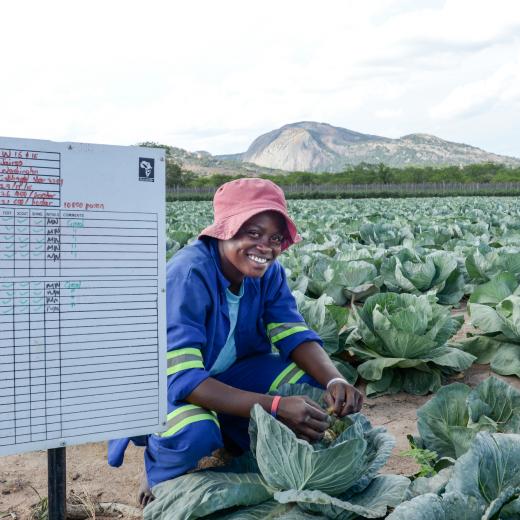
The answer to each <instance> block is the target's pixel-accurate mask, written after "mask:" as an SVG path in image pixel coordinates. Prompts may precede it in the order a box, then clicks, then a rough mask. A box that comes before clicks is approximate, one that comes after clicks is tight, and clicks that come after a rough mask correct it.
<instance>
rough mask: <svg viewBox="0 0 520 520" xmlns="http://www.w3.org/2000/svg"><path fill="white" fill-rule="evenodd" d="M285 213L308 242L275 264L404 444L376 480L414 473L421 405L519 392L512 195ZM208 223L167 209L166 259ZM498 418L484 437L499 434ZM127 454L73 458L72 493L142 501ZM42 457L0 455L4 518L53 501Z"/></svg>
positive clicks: (138, 460)
mask: <svg viewBox="0 0 520 520" xmlns="http://www.w3.org/2000/svg"><path fill="white" fill-rule="evenodd" d="M289 209H290V213H291V215H292V216H293V218H294V220H295V221H296V223H297V225H298V229H299V230H300V232H301V235H302V238H303V242H302V243H301V244H299V245H298V246H295V247H292V248H290V249H289V250H288V251H287V252H286V253H284V254H283V255H282V256H281V257H280V261H281V262H282V263H283V265H284V267H285V269H286V273H287V279H288V283H289V285H290V287H291V289H292V291H293V293H294V294H295V297H296V300H297V302H298V305H299V308H300V311H301V312H302V314H303V315H304V317H305V319H306V321H307V323H308V324H309V326H311V327H312V328H314V329H315V330H316V331H317V332H318V333H319V334H320V335H321V337H322V338H323V340H324V346H325V348H326V350H327V352H328V353H329V355H330V356H331V358H332V359H333V360H334V362H335V363H336V364H337V366H338V368H339V369H340V370H341V371H342V373H343V374H344V375H345V377H347V378H348V379H349V380H350V381H352V382H356V384H357V385H359V386H360V387H361V388H362V389H363V390H364V391H365V393H366V394H367V395H368V398H367V399H366V401H365V404H364V407H363V413H364V414H365V415H366V416H367V417H368V419H369V420H370V421H371V423H372V425H373V426H374V427H376V426H384V427H385V428H386V429H387V430H388V432H389V433H390V434H392V435H393V436H394V437H395V438H396V446H395V447H394V448H393V451H392V454H391V456H390V458H389V459H388V461H387V462H386V465H384V467H382V468H381V472H382V473H384V474H396V475H406V476H410V475H412V474H414V473H416V472H417V471H418V469H419V466H418V464H417V463H416V462H415V461H414V459H412V458H410V457H404V456H402V455H401V453H402V452H403V451H404V450H407V449H408V447H409V446H408V440H407V438H406V435H407V434H414V435H417V433H418V428H417V416H416V410H417V409H418V408H419V407H421V406H422V405H424V404H425V403H426V402H427V401H429V400H430V399H431V398H432V396H433V395H435V393H436V392H438V391H439V390H440V389H441V388H442V386H444V385H447V384H450V383H453V382H459V383H465V384H466V385H468V386H469V387H471V388H475V387H476V386H477V385H478V384H479V383H481V382H482V381H484V380H485V379H486V378H488V376H490V375H497V372H499V373H500V374H501V375H499V376H498V377H499V378H500V379H501V380H503V381H506V382H507V383H509V384H510V385H511V386H512V387H514V388H517V389H519V390H520V379H518V377H520V322H519V315H520V303H519V296H518V294H519V293H520V291H519V290H518V282H519V280H520V202H519V200H518V199H517V198H507V197H504V198H492V197H486V198H483V197H453V198H431V199H428V198H421V199H365V200H295V201H289ZM211 220H212V211H211V203H209V202H176V203H173V204H170V205H169V206H168V211H167V235H168V236H167V251H166V254H167V257H168V258H169V257H171V256H172V255H173V254H174V253H175V252H176V251H178V250H179V249H180V248H182V247H183V246H184V245H186V244H187V243H188V242H189V241H190V240H191V239H193V238H194V237H196V235H197V233H198V231H199V230H200V229H202V228H204V227H205V226H206V225H208V224H209V223H210V222H211ZM468 310H469V311H470V312H471V316H469V315H468ZM497 324H498V325H497ZM497 327H498V328H497ZM468 333H469V334H471V335H473V336H472V337H470V338H467V337H466V336H467V335H468ZM417 338H420V341H419V340H418V339H417ZM425 338H426V339H425ZM503 352H507V356H504V355H502V354H501V353H503ZM396 359H399V360H400V361H398V362H396V361H395V360H396ZM492 369H493V370H492ZM517 376H518V377H517ZM498 397H499V399H500V397H501V396H498ZM504 399H505V395H504ZM515 402H517V401H515ZM518 402H520V399H519V400H518ZM515 406H519V405H515ZM516 412H517V409H515V407H512V411H511V414H510V415H514V413H516ZM490 413H491V412H489V414H490ZM484 416H485V417H486V419H487V418H488V413H486V414H483V416H482V417H484ZM499 423H500V421H498V420H496V421H495V426H494V427H495V430H493V428H492V427H491V423H490V422H488V423H486V428H485V429H487V430H490V431H500V427H499V426H497V424H499ZM459 426H460V425H459ZM476 429H477V428H475V430H476ZM506 431H507V430H506ZM509 431H512V430H509ZM517 431H518V430H517ZM129 451H130V453H129V455H127V458H126V459H125V463H124V466H123V467H122V468H119V469H112V468H109V467H108V465H107V464H106V447H105V446H104V445H102V444H91V445H84V446H78V447H72V448H70V449H68V470H69V471H68V480H69V482H68V488H69V490H71V489H73V490H74V492H75V493H79V494H84V496H86V497H88V498H89V500H91V501H93V502H95V501H100V502H111V501H114V502H118V503H123V504H127V505H130V506H133V507H134V506H136V499H135V496H136V494H137V487H138V483H139V479H140V475H141V469H142V468H141V465H142V452H141V451H140V450H139V449H136V448H132V449H131V450H129ZM45 459H46V457H45V454H44V453H32V454H24V455H16V456H10V457H4V458H2V465H1V466H0V493H1V494H0V519H1V518H4V517H3V516H2V514H3V513H4V512H5V514H7V512H9V511H15V512H16V513H17V515H18V516H17V518H29V517H30V506H31V505H32V504H34V503H36V502H38V496H37V493H36V491H37V492H38V493H40V494H41V495H42V496H44V495H45V493H46V460H45ZM5 518H9V516H6V517H5ZM11 518H12V517H11ZM97 518H100V517H99V516H97ZM128 518H130V516H128ZM295 518H296V517H295ZM302 518H303V517H302ZM403 518H404V517H403ZM410 518H411V517H410ZM417 518H419V517H417Z"/></svg>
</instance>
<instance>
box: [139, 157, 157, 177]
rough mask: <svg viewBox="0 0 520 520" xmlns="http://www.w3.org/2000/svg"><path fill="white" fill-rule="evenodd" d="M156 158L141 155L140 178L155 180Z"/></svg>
mask: <svg viewBox="0 0 520 520" xmlns="http://www.w3.org/2000/svg"><path fill="white" fill-rule="evenodd" d="M154 174H155V159H148V158H147V157H139V180H140V181H147V182H154Z"/></svg>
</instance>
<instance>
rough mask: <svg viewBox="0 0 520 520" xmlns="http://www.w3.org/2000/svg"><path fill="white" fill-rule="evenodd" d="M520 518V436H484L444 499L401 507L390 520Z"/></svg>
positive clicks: (456, 471) (428, 497)
mask: <svg viewBox="0 0 520 520" xmlns="http://www.w3.org/2000/svg"><path fill="white" fill-rule="evenodd" d="M519 517H520V435H516V434H501V433H495V434H490V433H487V432H480V433H478V434H477V436H476V437H475V440H474V441H473V443H472V445H471V447H470V449H469V450H468V451H467V452H466V453H465V454H464V455H462V456H461V457H460V458H459V459H458V460H457V462H456V463H455V466H454V468H453V473H452V475H451V477H450V479H449V481H448V483H447V484H446V489H445V491H444V493H443V494H442V495H440V496H439V495H436V494H434V493H427V494H424V495H420V496H418V497H416V498H414V499H412V500H410V501H408V502H403V503H402V504H401V505H399V506H398V507H397V508H396V509H395V510H394V512H393V513H392V514H390V515H389V516H388V517H387V518H388V520H416V519H418V518H420V519H421V520H481V519H488V520H491V519H499V520H514V519H518V518H519Z"/></svg>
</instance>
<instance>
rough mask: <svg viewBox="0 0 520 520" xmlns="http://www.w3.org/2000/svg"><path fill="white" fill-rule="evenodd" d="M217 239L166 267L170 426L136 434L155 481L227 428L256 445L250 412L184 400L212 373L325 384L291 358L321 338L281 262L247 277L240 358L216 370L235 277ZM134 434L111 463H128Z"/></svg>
mask: <svg viewBox="0 0 520 520" xmlns="http://www.w3.org/2000/svg"><path fill="white" fill-rule="evenodd" d="M217 244H218V242H217V240H215V239H211V238H204V239H202V240H197V241H196V242H194V243H193V244H191V245H189V246H186V247H184V248H183V249H181V251H179V252H178V253H177V254H176V255H175V256H174V257H173V258H172V259H171V260H170V262H169V263H168V266H167V277H166V278H167V279H166V298H167V309H166V313H167V328H168V330H167V343H168V353H167V374H168V392H167V394H168V418H167V427H166V431H165V432H164V433H162V434H158V435H150V436H148V437H140V438H133V439H132V440H133V441H134V442H135V443H136V444H141V445H145V446H146V450H145V467H146V472H147V477H148V483H149V485H150V486H154V485H156V484H158V483H159V482H162V481H164V480H169V479H171V478H174V477H176V476H179V475H182V474H184V473H186V472H187V471H189V470H190V469H193V468H195V467H196V466H197V462H198V461H199V460H200V459H201V458H203V457H205V456H207V455H210V454H211V453H212V452H213V451H214V450H216V449H218V448H221V447H222V446H223V441H222V433H224V434H225V435H226V436H227V437H228V438H230V439H231V440H232V441H233V442H234V443H235V444H237V445H238V446H239V447H240V448H242V449H243V450H247V449H248V448H249V437H248V433H247V424H248V421H247V419H245V418H241V417H235V416H228V415H225V414H218V415H217V414H216V413H215V412H213V411H211V410H206V409H204V408H202V407H200V406H197V405H192V404H189V403H187V402H186V401H185V399H186V397H187V396H188V395H190V394H191V392H192V391H193V390H194V389H195V388H196V387H197V386H198V385H200V384H201V383H202V382H203V381H205V380H206V379H207V378H208V377H213V378H215V379H217V380H219V381H221V382H223V383H226V384H228V385H230V386H233V387H235V388H239V389H241V390H247V391H251V392H257V393H266V392H268V391H270V390H275V389H276V388H277V387H278V386H280V385H282V384H284V383H296V382H298V383H304V382H306V383H310V384H314V385H318V383H317V382H316V381H314V380H313V379H312V378H311V377H310V376H309V375H307V374H305V373H304V372H303V371H302V370H300V369H299V368H298V367H297V366H296V365H295V364H294V363H292V362H291V359H290V355H291V352H292V351H293V350H294V349H295V348H296V347H298V346H299V345H300V344H301V343H303V342H306V341H316V342H318V343H319V344H321V343H322V342H321V339H320V338H319V336H318V335H317V334H316V333H315V332H314V331H313V330H311V329H309V328H308V327H307V325H306V324H305V321H304V320H303V318H302V316H301V314H300V313H299V312H298V309H297V307H296V302H295V300H294V297H293V296H292V294H291V292H290V290H289V287H288V286H287V282H286V277H285V271H284V269H283V267H282V266H281V265H280V264H279V263H278V262H277V261H275V262H273V263H272V264H271V265H270V266H269V267H268V269H267V270H266V272H265V274H264V275H263V276H262V277H261V278H250V277H245V278H244V280H243V282H242V287H241V295H240V304H239V307H238V316H236V324H235V323H233V325H235V330H234V333H233V334H232V336H233V339H234V351H233V356H234V359H235V361H234V362H233V364H232V365H231V366H229V367H227V366H225V365H224V368H225V369H224V370H223V371H217V372H218V373H215V371H212V368H213V367H217V366H219V365H220V364H221V362H222V358H223V357H227V356H228V354H226V355H225V356H224V354H223V349H224V347H226V350H227V349H228V348H229V341H228V340H229V332H230V327H231V322H230V313H229V307H228V300H229V296H228V295H227V294H226V293H227V292H228V293H229V286H230V282H229V281H228V280H227V279H226V277H225V276H224V274H223V273H222V268H221V264H220V255H219V252H218V246H217ZM233 321H234V320H233ZM273 346H274V347H276V349H277V352H276V353H275V352H273ZM217 360H218V361H217ZM129 440H130V439H118V440H115V441H110V443H109V453H108V456H109V457H108V458H109V464H111V465H112V466H119V465H121V464H122V462H123V456H124V451H125V449H126V447H127V445H128V442H129Z"/></svg>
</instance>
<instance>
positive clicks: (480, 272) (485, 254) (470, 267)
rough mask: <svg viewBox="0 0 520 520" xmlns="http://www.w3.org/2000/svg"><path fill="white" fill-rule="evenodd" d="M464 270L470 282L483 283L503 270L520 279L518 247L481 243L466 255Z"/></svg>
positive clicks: (519, 252)
mask: <svg viewBox="0 0 520 520" xmlns="http://www.w3.org/2000/svg"><path fill="white" fill-rule="evenodd" d="M466 270H467V272H468V276H469V278H470V281H471V282H472V283H476V284H480V283H485V282H488V281H489V280H491V279H492V278H494V277H495V276H496V275H498V274H500V273H503V272H505V271H507V272H509V273H512V274H514V275H515V277H516V279H517V280H520V249H519V248H518V247H501V248H494V247H489V246H487V245H481V246H480V247H478V248H477V249H476V250H475V251H474V252H473V253H470V254H468V255H467V257H466Z"/></svg>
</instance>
